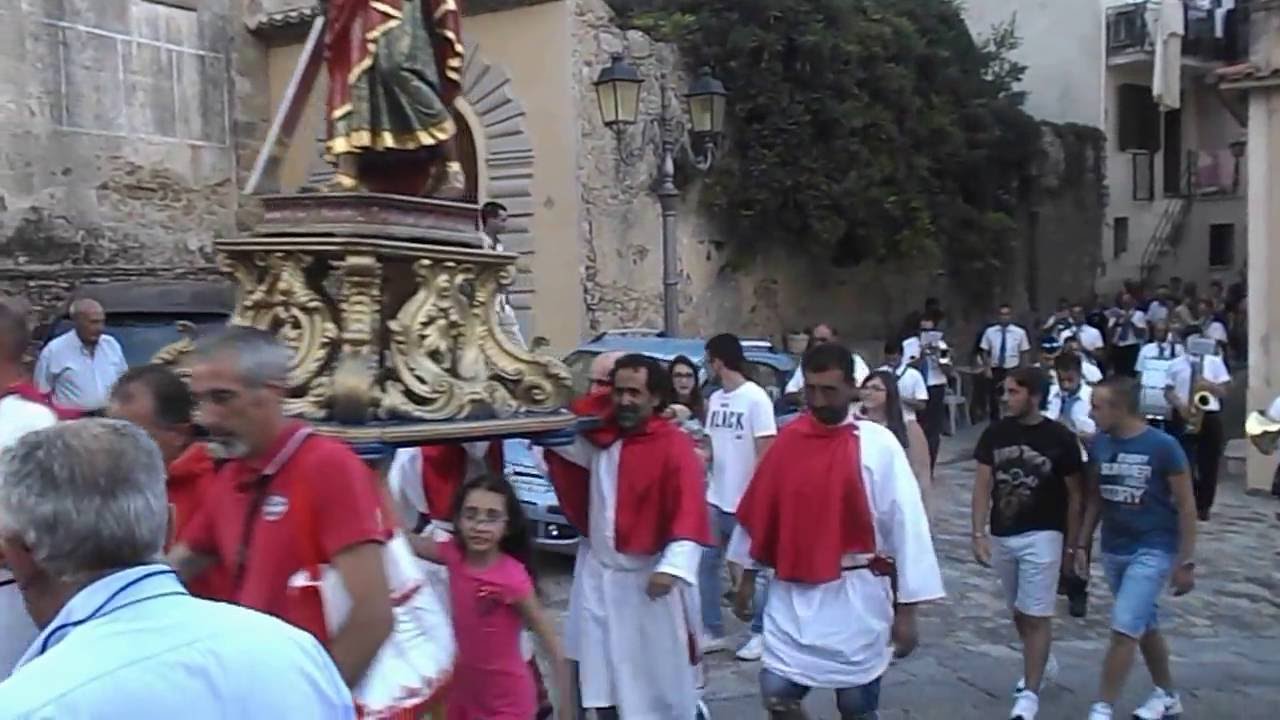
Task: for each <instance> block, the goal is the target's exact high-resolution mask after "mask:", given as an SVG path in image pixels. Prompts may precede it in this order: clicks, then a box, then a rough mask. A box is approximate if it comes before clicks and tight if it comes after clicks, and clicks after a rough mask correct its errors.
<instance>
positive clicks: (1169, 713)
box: [1133, 688, 1182, 720]
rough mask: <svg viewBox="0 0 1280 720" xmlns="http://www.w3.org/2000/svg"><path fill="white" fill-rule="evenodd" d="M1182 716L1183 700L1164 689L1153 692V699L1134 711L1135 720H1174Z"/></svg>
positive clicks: (1150, 698)
mask: <svg viewBox="0 0 1280 720" xmlns="http://www.w3.org/2000/svg"><path fill="white" fill-rule="evenodd" d="M1181 714H1182V699H1181V698H1179V697H1178V694H1177V693H1167V692H1165V691H1164V689H1163V688H1156V689H1155V690H1153V691H1151V697H1149V698H1147V701H1146V702H1144V703H1142V704H1141V705H1139V706H1138V708H1137V709H1136V710H1134V711H1133V718H1134V720H1166V718H1168V719H1169V720H1172V719H1173V718H1176V717H1178V716H1179V715H1181Z"/></svg>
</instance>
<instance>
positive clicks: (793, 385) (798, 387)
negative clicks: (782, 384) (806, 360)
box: [782, 353, 871, 395]
mask: <svg viewBox="0 0 1280 720" xmlns="http://www.w3.org/2000/svg"><path fill="white" fill-rule="evenodd" d="M870 374H871V368H870V367H868V366H867V362H866V361H865V360H863V359H862V356H861V355H859V354H858V353H853V381H854V383H856V384H857V385H858V387H862V383H863V381H865V380H866V379H867V376H868V375H870ZM782 392H783V394H785V395H795V394H798V393H802V392H804V368H802V367H797V368H796V371H795V372H794V373H792V374H791V379H790V380H788V381H787V387H786V389H784V390H783V391H782Z"/></svg>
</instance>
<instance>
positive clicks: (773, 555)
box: [738, 413, 876, 585]
mask: <svg viewBox="0 0 1280 720" xmlns="http://www.w3.org/2000/svg"><path fill="white" fill-rule="evenodd" d="M860 446H861V440H860V439H859V437H858V432H857V427H856V426H850V425H841V426H838V427H831V426H829V425H825V424H823V423H821V422H819V421H818V420H816V419H815V418H814V417H813V416H812V415H810V414H808V413H805V414H804V415H802V416H800V417H799V418H798V419H796V420H795V421H794V422H792V423H791V424H789V425H787V426H786V427H784V428H783V429H782V432H780V433H778V439H777V440H775V441H774V443H773V445H771V446H770V447H769V450H768V451H767V452H766V453H765V455H764V457H763V458H761V460H760V464H759V466H757V467H756V472H755V475H754V476H753V477H752V478H751V484H750V485H748V486H747V492H746V494H744V495H743V496H742V502H740V503H739V504H738V522H739V523H740V524H741V525H742V527H743V529H745V530H746V531H747V534H748V535H750V536H751V557H752V558H753V559H755V560H756V561H757V562H759V563H762V564H764V565H767V566H768V567H771V568H773V569H774V571H775V572H776V573H777V576H778V577H779V578H780V579H782V580H785V581H787V582H794V583H803V584H807V585H820V584H822V583H825V582H830V581H832V580H835V579H836V578H838V577H840V572H841V566H840V558H841V556H842V555H844V554H846V553H857V554H873V553H875V551H876V535H875V526H874V524H873V521H872V514H871V507H870V503H869V502H868V501H867V492H866V488H865V487H864V486H863V482H862V458H861V447H860Z"/></svg>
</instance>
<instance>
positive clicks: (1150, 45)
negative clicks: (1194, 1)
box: [1107, 2, 1249, 63]
mask: <svg viewBox="0 0 1280 720" xmlns="http://www.w3.org/2000/svg"><path fill="white" fill-rule="evenodd" d="M1156 4H1157V3H1154V2H1131V3H1125V4H1123V5H1115V6H1113V7H1110V8H1107V56H1108V57H1110V56H1114V55H1123V54H1127V53H1150V52H1154V51H1155V38H1154V37H1153V36H1152V33H1151V28H1150V26H1149V25H1148V24H1147V10H1148V8H1149V7H1154V6H1155V5H1156ZM1183 17H1184V21H1185V27H1186V34H1185V35H1184V36H1183V39H1182V54H1183V56H1184V57H1191V58H1199V59H1201V60H1209V61H1213V62H1223V63H1233V62H1239V61H1241V60H1244V59H1246V58H1248V56H1249V48H1248V42H1249V21H1248V17H1249V12H1248V8H1247V6H1241V7H1237V8H1235V9H1234V10H1231V11H1228V12H1227V13H1226V14H1225V15H1223V16H1222V17H1221V18H1219V16H1218V15H1217V11H1216V10H1205V11H1198V10H1196V9H1195V8H1193V7H1192V6H1190V5H1185V4H1184V8H1183ZM1220 25H1221V32H1219V26H1220Z"/></svg>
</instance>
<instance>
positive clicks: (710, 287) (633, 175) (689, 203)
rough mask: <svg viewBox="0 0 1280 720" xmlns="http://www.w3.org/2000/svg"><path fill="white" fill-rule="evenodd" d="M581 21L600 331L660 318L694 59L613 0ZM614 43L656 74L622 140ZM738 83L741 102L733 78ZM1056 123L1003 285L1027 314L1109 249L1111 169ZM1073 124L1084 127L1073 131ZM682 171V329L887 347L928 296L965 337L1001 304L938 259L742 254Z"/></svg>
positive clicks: (587, 282)
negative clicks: (964, 290)
mask: <svg viewBox="0 0 1280 720" xmlns="http://www.w3.org/2000/svg"><path fill="white" fill-rule="evenodd" d="M574 22H575V27H574V37H575V39H576V43H575V44H576V46H577V47H576V50H575V56H574V62H573V66H574V67H576V68H582V70H581V72H580V74H579V76H578V78H577V83H576V84H577V87H578V92H579V101H578V107H579V126H580V128H581V140H580V146H579V173H580V186H581V188H582V208H583V210H582V229H581V242H582V247H583V256H582V272H581V281H582V285H583V302H584V311H585V313H586V320H587V325H588V327H589V328H590V329H591V330H593V331H599V330H605V329H609V328H617V327H638V326H644V327H660V326H661V320H662V284H661V278H662V257H661V254H662V246H661V229H662V228H661V211H660V209H659V207H658V203H657V198H656V197H655V196H654V194H653V192H652V183H653V181H654V179H655V178H656V176H657V153H656V152H655V149H656V146H657V143H658V141H659V133H658V132H657V127H656V126H655V125H654V124H653V123H652V120H654V119H656V118H658V117H659V116H660V113H661V106H662V102H661V97H662V96H661V94H660V88H662V87H665V89H666V92H667V93H668V102H669V104H671V107H673V108H674V109H675V112H676V113H679V114H681V115H682V116H683V114H684V113H685V112H686V110H685V108H684V107H683V98H681V97H680V92H681V91H682V89H683V88H684V87H686V86H687V82H688V76H687V74H686V70H687V68H685V67H684V66H683V64H682V63H681V61H680V58H679V56H678V54H677V53H676V51H675V50H674V48H672V47H671V46H669V45H665V44H661V43H655V42H653V41H652V40H650V38H648V37H647V36H645V35H644V34H643V33H640V32H636V31H628V32H624V31H622V30H619V29H618V27H617V26H616V25H615V24H614V19H613V14H612V12H611V11H610V10H609V9H608V7H607V5H606V4H605V3H604V2H603V0H579V1H578V2H577V6H576V9H575V14H574ZM613 53H624V54H626V55H627V57H628V60H629V62H630V63H631V64H632V65H633V66H634V67H635V68H636V69H637V70H639V71H640V74H641V75H642V77H644V78H645V84H644V86H643V88H642V96H641V118H649V119H650V120H651V122H650V123H649V124H645V125H644V126H643V127H642V126H637V127H633V128H631V129H629V130H627V131H626V132H625V134H624V135H623V136H622V137H621V139H619V138H617V137H615V136H614V134H613V133H612V132H610V131H609V130H607V129H606V128H605V127H603V125H602V124H601V122H600V114H599V110H598V108H597V107H596V99H595V94H594V89H593V87H592V81H593V80H594V79H595V77H596V74H597V73H598V72H599V71H600V68H602V67H603V66H604V65H605V64H607V63H608V62H609V57H610V55H612V54H613ZM663 83H665V85H664V84H663ZM729 92H730V97H729V102H731V103H732V102H733V96H732V93H733V88H729ZM1045 127H1046V131H1045V153H1044V158H1045V159H1044V162H1043V163H1042V164H1041V167H1040V168H1038V170H1037V171H1038V173H1039V174H1040V175H1041V177H1040V178H1039V182H1038V183H1037V191H1036V192H1033V193H1029V195H1028V199H1027V202H1026V203H1025V213H1024V214H1023V217H1022V218H1020V220H1021V223H1022V226H1023V228H1022V242H1021V243H1020V244H1019V250H1018V253H1017V258H1016V260H1015V263H1014V267H1012V268H1010V271H1009V273H1008V276H1007V277H1006V278H1005V283H1004V287H1003V288H1002V289H1001V292H1002V294H1003V295H1004V297H1006V298H1007V299H1008V300H1009V301H1010V302H1012V303H1014V304H1015V306H1017V307H1019V308H1021V309H1022V310H1023V311H1024V312H1025V314H1026V315H1027V316H1028V319H1029V318H1030V316H1031V315H1032V314H1033V311H1034V310H1035V309H1036V308H1039V309H1041V310H1046V309H1047V308H1049V307H1050V306H1051V305H1052V303H1053V302H1054V300H1055V299H1056V298H1057V297H1058V296H1059V295H1072V296H1077V295H1083V294H1087V293H1088V292H1090V291H1091V290H1092V289H1093V282H1094V278H1095V275H1096V272H1097V263H1098V260H1099V258H1100V253H1101V228H1102V221H1101V213H1102V208H1103V204H1104V202H1105V178H1104V177H1103V172H1104V168H1103V164H1102V162H1101V158H1100V156H1099V155H1097V153H1098V152H1101V150H1102V149H1101V148H1100V147H1098V148H1093V147H1084V148H1083V149H1081V148H1080V144H1079V143H1075V144H1073V145H1072V146H1071V150H1070V152H1067V151H1064V147H1063V140H1062V137H1061V135H1062V131H1060V130H1059V129H1056V127H1055V126H1045ZM1067 134H1070V135H1073V136H1074V131H1072V132H1070V133H1067ZM1090 137H1093V136H1092V135H1091V136H1090ZM1098 137H1100V136H1098ZM682 139H683V138H682ZM627 161H634V162H627ZM677 172H678V175H679V178H678V184H679V185H681V187H682V197H681V201H680V210H679V212H680V215H679V229H678V246H679V257H680V271H681V278H682V283H681V300H680V307H681V331H682V332H683V333H684V334H687V335H702V336H706V335H709V334H712V333H715V332H722V331H733V332H738V333H741V334H749V335H761V336H770V337H774V338H779V337H780V336H781V335H783V334H784V333H786V332H789V331H793V330H796V329H801V328H804V327H807V326H811V325H813V324H814V323H816V322H821V321H825V322H832V323H834V324H835V325H837V327H838V328H839V329H840V331H841V332H842V334H844V335H845V336H846V337H848V338H852V339H853V341H854V342H855V344H857V345H858V346H859V349H861V350H862V351H863V352H866V353H867V354H868V355H870V356H872V357H877V358H878V357H879V355H880V353H881V350H882V346H881V343H882V342H883V338H885V337H886V336H889V335H893V334H896V333H897V332H898V330H899V327H900V325H901V322H902V320H903V319H904V317H905V316H906V315H907V314H908V313H909V312H911V311H913V310H918V309H919V308H920V307H921V306H922V304H923V301H924V298H926V297H928V296H936V297H938V298H939V299H940V300H941V301H942V302H943V304H944V306H945V307H946V308H948V312H949V315H950V317H951V321H952V327H953V329H954V332H955V335H956V336H957V337H958V336H959V335H960V334H961V333H963V334H965V335H967V334H968V333H969V331H970V330H971V329H974V328H976V327H977V326H978V325H979V324H981V323H984V322H985V321H986V319H987V315H988V313H990V312H991V308H980V307H970V306H968V305H967V304H966V303H965V302H964V301H963V299H962V298H961V297H960V296H958V295H956V294H955V293H953V292H951V291H950V288H949V287H948V283H947V279H946V275H945V273H944V272H942V271H941V269H940V268H937V267H929V266H925V265H922V264H920V263H915V264H914V265H913V266H911V267H903V266H899V265H892V264H891V265H883V266H881V265H871V264H868V265H864V266H861V267H855V268H836V267H833V266H831V264H830V263H828V262H825V261H823V260H821V259H814V258H808V257H805V256H798V255H796V254H794V253H790V252H788V251H787V250H786V248H775V249H773V250H766V251H764V252H762V253H761V254H760V255H758V256H756V257H753V258H749V259H743V258H735V257H734V256H733V255H731V254H730V253H729V251H728V245H727V244H726V243H725V242H724V240H725V238H723V237H721V236H720V235H719V234H718V232H717V230H716V228H715V227H714V225H713V223H712V222H711V221H710V219H709V218H708V217H706V215H705V213H703V212H702V211H701V209H700V203H699V193H700V182H699V178H698V176H697V174H696V171H695V170H693V168H691V167H689V165H688V163H687V162H684V163H680V164H679V165H678V167H677Z"/></svg>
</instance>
